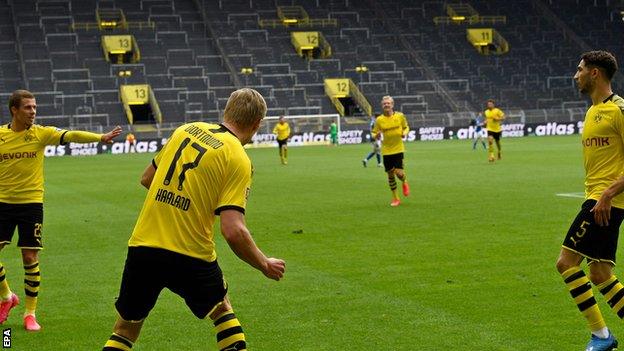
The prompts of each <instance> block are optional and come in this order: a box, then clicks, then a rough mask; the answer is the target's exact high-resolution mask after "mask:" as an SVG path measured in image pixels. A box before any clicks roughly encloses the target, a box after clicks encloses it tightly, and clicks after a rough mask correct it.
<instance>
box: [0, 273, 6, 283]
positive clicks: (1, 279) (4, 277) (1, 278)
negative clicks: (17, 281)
mask: <svg viewBox="0 0 624 351" xmlns="http://www.w3.org/2000/svg"><path fill="white" fill-rule="evenodd" d="M5 279H6V276H5V275H4V274H3V275H2V276H1V277H0V282H3V281H4V280H5Z"/></svg>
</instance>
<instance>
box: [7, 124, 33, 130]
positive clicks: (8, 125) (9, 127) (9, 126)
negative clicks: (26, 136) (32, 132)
mask: <svg viewBox="0 0 624 351" xmlns="http://www.w3.org/2000/svg"><path fill="white" fill-rule="evenodd" d="M30 127H32V124H31V125H30ZM30 127H28V128H26V129H25V130H29V129H30ZM7 128H8V129H11V123H9V124H7Z"/></svg>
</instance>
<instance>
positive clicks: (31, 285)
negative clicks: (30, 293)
mask: <svg viewBox="0 0 624 351" xmlns="http://www.w3.org/2000/svg"><path fill="white" fill-rule="evenodd" d="M24 284H26V285H28V286H30V287H31V288H36V287H38V286H39V284H41V282H37V281H32V280H28V279H24Z"/></svg>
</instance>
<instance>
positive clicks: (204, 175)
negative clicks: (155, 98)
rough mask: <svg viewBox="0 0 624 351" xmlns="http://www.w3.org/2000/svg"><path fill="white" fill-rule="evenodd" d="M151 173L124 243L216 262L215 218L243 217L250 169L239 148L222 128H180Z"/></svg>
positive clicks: (200, 124)
mask: <svg viewBox="0 0 624 351" xmlns="http://www.w3.org/2000/svg"><path fill="white" fill-rule="evenodd" d="M152 162H153V165H154V166H155V167H156V173H155V174H154V178H153V180H152V184H151V185H150V188H149V190H148V193H147V197H146V198H145V202H144V203H143V208H142V210H141V213H140V215H139V218H138V219H137V223H136V225H135V227H134V231H133V232H132V236H131V237H130V240H129V241H128V245H129V246H147V247H156V248H162V249H166V250H170V251H174V252H177V253H181V254H183V255H187V256H191V257H196V258H199V259H202V260H205V261H208V262H212V261H214V260H216V258H217V254H216V252H215V243H214V233H213V231H212V227H213V224H214V221H215V215H218V214H219V213H220V212H221V211H222V210H225V209H235V210H238V211H241V212H243V213H245V207H246V205H247V196H248V195H249V189H250V186H251V173H252V166H251V161H250V160H249V157H248V156H247V154H246V153H245V150H244V149H243V146H242V145H241V142H240V141H239V139H238V138H236V136H235V135H234V134H233V133H232V132H230V131H229V130H228V129H227V128H226V127H225V126H223V125H217V124H208V123H203V122H196V123H189V124H185V125H182V126H180V127H179V128H177V129H176V130H175V131H174V132H173V135H172V136H171V138H170V139H169V140H168V141H167V144H166V145H165V146H164V147H163V149H162V150H160V152H159V153H158V154H157V155H156V156H155V157H154V160H153V161H152Z"/></svg>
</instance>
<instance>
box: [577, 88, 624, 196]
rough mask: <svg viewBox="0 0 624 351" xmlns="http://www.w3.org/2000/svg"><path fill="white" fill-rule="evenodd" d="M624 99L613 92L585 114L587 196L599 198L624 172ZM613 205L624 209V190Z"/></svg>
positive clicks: (584, 146) (584, 155)
mask: <svg viewBox="0 0 624 351" xmlns="http://www.w3.org/2000/svg"><path fill="white" fill-rule="evenodd" d="M623 111H624V99H622V98H621V97H619V96H617V95H611V96H610V97H609V98H607V99H606V100H604V101H603V102H602V103H600V104H598V105H592V106H591V107H590V108H589V110H587V113H586V114H585V123H584V125H583V137H582V140H581V141H582V144H583V160H584V164H585V197H586V198H588V199H594V200H598V199H600V195H602V192H603V191H604V190H605V189H606V188H608V187H609V185H611V184H612V183H613V182H615V181H616V180H617V179H618V178H619V177H621V176H622V172H623V171H624V112H623ZM611 205H612V206H614V207H618V208H624V193H622V194H619V195H617V196H616V197H614V198H613V200H612V201H611Z"/></svg>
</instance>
